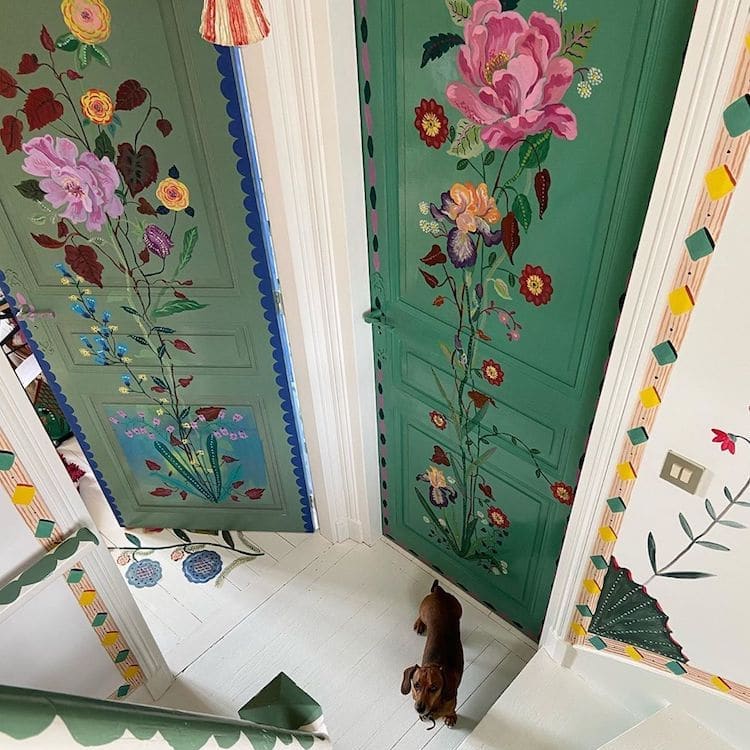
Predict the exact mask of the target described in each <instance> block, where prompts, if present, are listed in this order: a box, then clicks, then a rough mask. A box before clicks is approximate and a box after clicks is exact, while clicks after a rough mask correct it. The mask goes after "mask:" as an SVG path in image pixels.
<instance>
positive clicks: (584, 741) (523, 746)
mask: <svg viewBox="0 0 750 750" xmlns="http://www.w3.org/2000/svg"><path fill="white" fill-rule="evenodd" d="M634 723H635V718H634V717H633V715H632V714H631V713H630V712H629V711H628V709H626V708H625V707H624V706H622V705H621V704H618V703H617V702H615V701H613V700H612V698H611V697H609V696H605V695H603V694H601V693H600V692H599V691H597V690H596V689H595V688H593V687H591V686H590V685H589V684H588V683H586V682H585V681H584V680H582V679H581V678H580V677H578V676H577V675H576V674H574V673H573V672H572V671H571V670H569V669H564V668H563V667H561V666H560V665H559V664H557V663H556V662H555V661H554V660H553V659H551V658H550V657H549V656H548V655H547V653H546V652H544V651H539V652H538V653H537V654H536V655H535V656H534V657H533V659H532V660H531V661H530V662H529V664H528V665H527V666H526V668H525V669H524V670H523V671H522V672H521V674H520V675H519V676H518V677H517V678H516V679H515V681H514V682H513V683H512V684H511V685H510V687H509V688H508V689H507V690H506V691H505V692H504V693H503V695H502V696H501V697H500V698H499V700H498V701H497V702H496V703H495V705H494V706H493V707H492V708H491V709H490V710H489V712H488V713H487V715H486V716H485V717H484V719H482V721H481V722H480V723H479V724H478V725H477V727H476V728H475V729H474V731H473V732H472V734H471V735H470V736H469V737H468V738H467V739H466V740H465V741H464V743H463V744H462V745H461V746H460V750H494V749H495V748H497V749H498V750H499V749H500V748H502V750H596V748H599V747H600V746H601V745H602V743H603V742H606V741H607V740H610V739H611V738H612V737H615V736H617V735H618V734H621V733H622V732H624V731H625V730H627V729H629V728H630V727H632V726H633V725H634ZM712 750H713V749H712ZM722 750H724V749H723V748H722Z"/></svg>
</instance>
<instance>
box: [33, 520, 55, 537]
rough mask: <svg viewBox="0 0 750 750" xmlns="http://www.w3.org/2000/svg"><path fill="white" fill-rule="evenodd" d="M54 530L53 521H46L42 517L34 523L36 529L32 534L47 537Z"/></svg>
mask: <svg viewBox="0 0 750 750" xmlns="http://www.w3.org/2000/svg"><path fill="white" fill-rule="evenodd" d="M54 530H55V522H54V521H47V520H45V519H44V518H42V519H41V520H40V521H39V523H37V525H36V531H35V532H34V536H35V537H36V538H37V539H49V538H50V537H51V536H52V532H53V531H54Z"/></svg>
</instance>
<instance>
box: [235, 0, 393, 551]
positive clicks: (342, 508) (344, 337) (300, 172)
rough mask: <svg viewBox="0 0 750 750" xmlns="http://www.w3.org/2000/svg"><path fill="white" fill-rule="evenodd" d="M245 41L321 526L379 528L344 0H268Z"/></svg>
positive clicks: (349, 10) (350, 27)
mask: <svg viewBox="0 0 750 750" xmlns="http://www.w3.org/2000/svg"><path fill="white" fill-rule="evenodd" d="M266 5H267V6H268V7H267V11H268V13H269V16H270V23H271V28H272V32H271V35H270V37H269V38H268V39H266V40H265V41H264V42H263V43H262V44H257V45H252V46H250V47H245V48H244V49H243V50H242V60H243V65H244V69H245V81H246V85H247V89H248V92H249V99H250V107H251V111H252V119H253V126H254V131H255V138H256V145H257V150H258V158H259V161H260V165H261V172H262V180H263V193H264V195H265V199H266V205H267V209H268V214H269V219H270V224H271V227H272V232H271V234H272V239H273V246H274V249H275V255H276V263H277V266H278V273H279V279H280V283H281V289H282V293H283V300H284V303H283V307H284V317H285V320H286V325H287V331H288V336H289V344H290V349H291V358H292V362H293V365H294V380H295V384H296V389H297V395H298V399H299V404H300V411H301V416H302V422H303V425H304V431H305V442H306V447H307V452H308V460H309V466H310V473H311V475H312V485H313V495H314V506H315V509H316V513H317V517H318V522H319V528H320V532H321V533H322V534H323V536H325V537H326V538H328V539H330V540H331V541H334V542H342V541H344V540H346V539H353V540H355V541H357V542H365V543H368V544H372V543H373V542H374V541H375V540H376V539H377V538H378V537H379V536H380V528H381V527H380V488H379V481H380V480H379V476H378V463H377V462H378V451H377V431H376V430H377V428H376V420H375V389H374V383H375V372H374V364H373V348H372V335H371V331H370V328H369V326H368V325H367V324H366V323H365V322H364V321H363V320H362V314H363V313H364V312H366V311H367V310H368V309H369V306H370V281H369V261H368V239H367V224H366V220H365V205H364V193H363V185H364V175H363V170H362V142H361V137H360V117H359V80H358V74H357V49H356V39H357V37H356V32H355V22H354V5H353V2H352V1H351V0H329V2H326V3H321V2H318V1H317V0H274V2H271V3H267V4H266Z"/></svg>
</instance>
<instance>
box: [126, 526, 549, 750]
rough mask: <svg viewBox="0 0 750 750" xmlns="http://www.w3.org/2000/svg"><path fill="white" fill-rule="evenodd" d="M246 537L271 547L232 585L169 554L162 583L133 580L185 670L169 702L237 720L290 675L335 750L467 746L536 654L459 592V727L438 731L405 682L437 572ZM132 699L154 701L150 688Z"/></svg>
mask: <svg viewBox="0 0 750 750" xmlns="http://www.w3.org/2000/svg"><path fill="white" fill-rule="evenodd" d="M248 536H249V537H250V539H251V540H252V541H253V542H254V543H256V544H258V545H259V546H260V547H261V548H262V549H263V550H264V551H265V552H266V555H265V556H264V557H261V558H257V559H255V560H254V561H253V562H251V563H249V564H247V565H243V566H241V567H239V568H237V569H236V570H234V571H232V573H231V574H230V575H229V577H228V580H227V581H225V583H224V584H223V585H222V586H221V587H216V586H215V585H213V584H212V583H208V584H203V585H196V584H192V583H190V582H188V581H187V580H186V579H185V577H184V576H183V575H182V573H181V571H180V569H179V568H180V566H179V565H175V564H173V563H172V564H170V563H169V561H168V560H167V561H165V562H163V563H162V567H163V569H164V576H163V578H162V580H161V581H160V583H159V585H158V586H155V587H153V588H143V589H135V588H132V587H131V591H132V592H133V594H134V595H135V598H136V601H137V602H138V604H139V606H141V608H142V611H143V613H144V616H145V618H146V620H147V622H148V623H149V625H150V627H151V628H152V631H153V633H154V635H155V637H156V639H157V641H158V643H159V645H160V647H161V648H162V651H163V652H164V654H165V656H166V659H167V662H168V663H169V665H170V667H172V669H173V670H174V671H175V672H176V673H177V674H179V677H178V679H177V681H176V683H175V684H174V685H173V686H172V687H171V688H170V689H169V691H168V692H167V693H166V694H165V696H164V697H163V698H161V699H160V700H159V704H160V705H163V706H169V707H174V708H181V709H186V710H195V711H204V712H210V713H218V714H225V715H236V711H237V710H238V709H239V708H240V707H241V706H242V705H243V704H244V703H246V702H247V701H248V700H249V699H250V698H251V697H252V696H253V695H254V694H255V693H256V692H257V691H258V690H260V689H261V688H262V687H263V686H264V685H265V684H266V683H267V682H268V681H269V680H271V679H272V678H273V677H275V676H276V675H277V674H278V673H279V672H280V671H284V672H286V673H287V674H288V675H289V676H290V677H291V678H292V679H293V680H295V681H296V682H297V683H298V684H299V685H300V686H301V687H302V688H303V689H305V690H306V691H308V692H309V693H310V694H311V695H312V696H313V697H314V698H315V699H316V700H317V701H318V702H319V703H320V704H321V705H322V707H323V711H324V718H325V721H326V724H327V726H328V729H329V731H330V733H331V737H332V740H333V742H334V746H335V747H336V748H337V749H340V750H365V749H367V750H388V749H389V748H394V749H398V750H415V749H416V748H423V747H428V748H429V749H430V750H443V749H447V748H456V747H457V746H458V745H459V744H460V743H461V742H462V741H463V739H464V738H465V737H466V735H467V734H469V733H470V731H471V730H472V728H473V727H474V726H475V725H476V723H477V722H478V721H479V719H481V718H482V716H483V715H484V714H485V713H486V711H487V710H488V709H489V707H490V706H491V705H492V704H493V703H494V702H495V700H496V699H497V698H498V696H499V695H500V694H501V693H502V691H503V690H504V689H505V688H506V687H507V686H508V684H509V683H510V682H511V681H512V680H513V678H514V677H515V676H516V675H517V674H518V673H519V671H520V670H521V669H522V668H523V666H524V665H525V664H526V662H527V661H528V660H529V659H530V658H531V656H532V655H533V653H534V649H533V648H532V647H531V645H530V644H529V642H528V641H526V640H525V639H524V638H523V636H520V635H519V634H517V633H516V631H513V630H511V628H510V627H509V626H507V625H505V623H502V622H501V621H500V620H498V619H496V618H494V617H490V616H488V615H486V614H484V613H483V612H482V611H481V610H480V609H479V608H477V606H475V605H474V604H472V603H471V601H470V600H468V599H466V597H464V596H463V595H461V599H462V602H463V604H464V617H463V621H462V622H463V628H462V632H463V642H464V650H465V653H466V671H465V673H464V679H463V683H462V685H461V688H460V692H459V701H460V707H459V712H458V713H459V721H458V724H457V726H456V727H455V728H454V729H452V730H450V729H446V728H444V727H442V726H438V727H436V728H435V729H434V730H433V731H427V728H426V726H427V725H425V724H424V723H420V722H418V721H417V720H416V714H415V712H414V709H413V707H412V702H411V699H410V697H408V696H406V697H405V696H402V695H401V693H400V692H399V685H400V682H401V675H402V672H403V669H404V667H406V666H407V665H409V664H414V663H416V662H418V661H419V660H420V657H421V651H422V648H423V644H424V641H423V639H422V638H420V637H419V636H417V635H416V634H414V633H413V632H412V629H411V626H412V623H413V621H414V618H415V613H416V608H417V605H418V603H419V601H420V599H421V598H422V597H423V596H424V595H425V593H426V592H427V591H428V590H429V587H430V584H431V582H432V580H433V577H434V576H433V575H432V574H431V573H429V572H428V571H426V570H425V569H424V568H423V567H422V566H421V565H420V564H419V563H417V562H416V561H414V560H413V559H411V558H410V557H409V556H408V555H406V553H403V552H402V551H401V550H398V549H397V548H395V547H393V546H391V545H390V544H389V543H387V542H386V541H385V540H381V541H379V542H378V543H377V544H376V545H375V546H374V547H372V548H370V547H367V546H365V545H357V544H354V543H344V544H339V545H331V544H329V543H328V542H326V541H325V540H324V539H323V538H322V537H320V535H318V534H314V535H289V534H287V535H279V534H257V533H256V534H249V535H248ZM157 554H159V555H164V556H168V553H166V552H165V553H157ZM457 593H458V592H457ZM134 700H136V701H138V702H149V701H148V696H147V694H146V693H145V691H144V690H140V691H138V693H137V694H136V695H135V696H134Z"/></svg>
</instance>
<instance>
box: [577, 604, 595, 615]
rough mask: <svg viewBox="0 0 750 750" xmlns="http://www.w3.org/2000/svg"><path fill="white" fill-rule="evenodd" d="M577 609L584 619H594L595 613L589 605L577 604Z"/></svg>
mask: <svg viewBox="0 0 750 750" xmlns="http://www.w3.org/2000/svg"><path fill="white" fill-rule="evenodd" d="M576 609H577V610H578V614H580V615H581V616H582V617H593V615H594V613H593V612H592V611H591V608H590V607H589V606H588V605H587V604H576Z"/></svg>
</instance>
